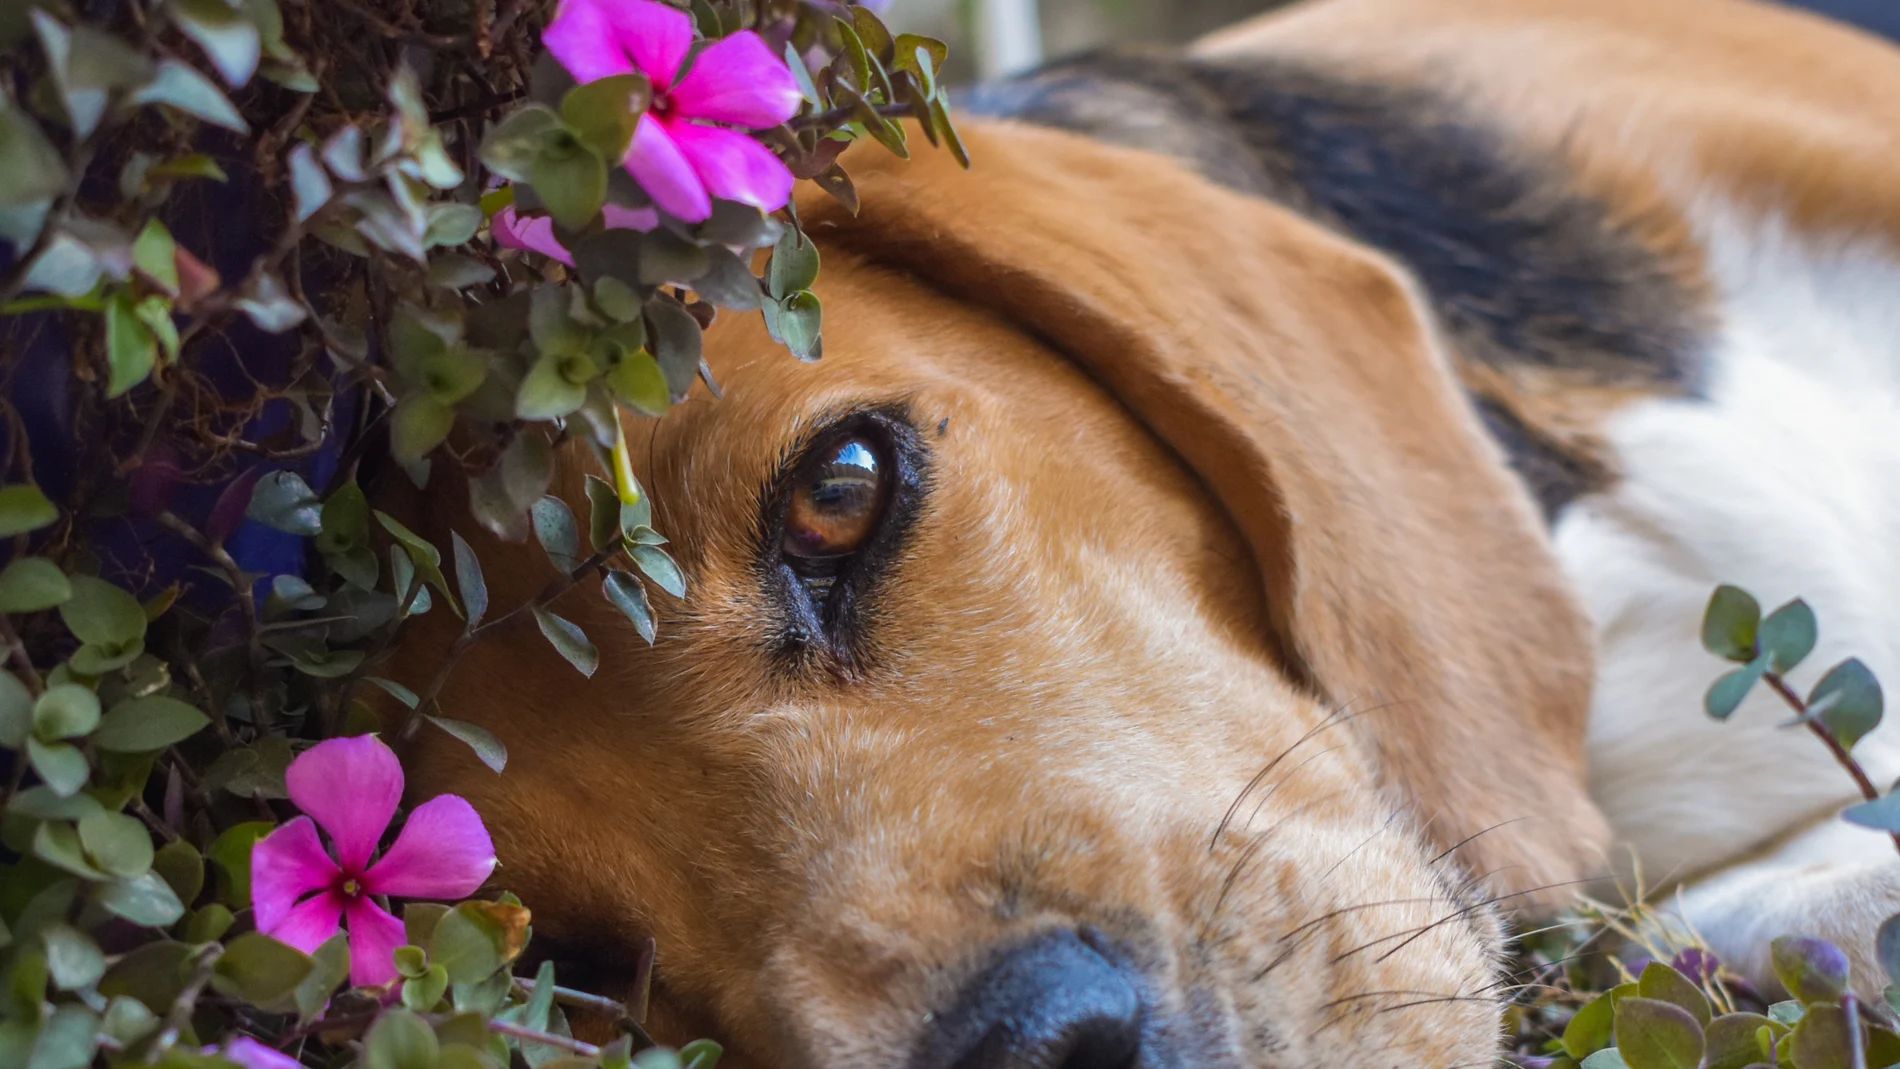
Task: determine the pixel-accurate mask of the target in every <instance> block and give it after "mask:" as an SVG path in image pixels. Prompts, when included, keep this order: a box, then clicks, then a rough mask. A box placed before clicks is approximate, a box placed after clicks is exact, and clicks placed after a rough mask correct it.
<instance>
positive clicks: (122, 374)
mask: <svg viewBox="0 0 1900 1069" xmlns="http://www.w3.org/2000/svg"><path fill="white" fill-rule="evenodd" d="M157 362H158V339H157V337H156V336H155V335H153V334H152V331H151V328H150V327H147V326H146V325H145V324H144V323H143V322H141V321H140V319H139V314H138V310H137V309H136V308H135V307H134V306H133V303H132V296H131V293H130V292H129V291H121V292H119V293H118V294H115V295H114V296H113V298H112V300H111V301H109V302H107V304H106V371H107V376H106V379H107V381H106V396H107V397H109V398H110V397H118V396H120V395H121V394H123V393H125V392H126V391H127V390H130V389H131V388H132V387H134V386H137V385H138V384H139V383H141V382H144V381H145V380H146V379H147V378H149V377H150V376H151V374H152V367H153V365H155V364H156V363H157Z"/></svg>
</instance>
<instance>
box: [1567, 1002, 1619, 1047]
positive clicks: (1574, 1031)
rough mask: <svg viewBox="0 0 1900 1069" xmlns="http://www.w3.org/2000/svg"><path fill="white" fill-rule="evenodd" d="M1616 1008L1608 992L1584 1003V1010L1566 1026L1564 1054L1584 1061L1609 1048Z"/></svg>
mask: <svg viewBox="0 0 1900 1069" xmlns="http://www.w3.org/2000/svg"><path fill="white" fill-rule="evenodd" d="M1615 1008H1616V1000H1614V999H1612V998H1611V997H1610V995H1609V992H1607V991H1606V992H1604V993H1603V994H1601V995H1598V996H1597V997H1596V998H1593V999H1591V1000H1590V1001H1589V1002H1586V1003H1584V1005H1583V1008H1582V1009H1580V1010H1578V1011H1577V1013H1576V1015H1575V1016H1573V1017H1572V1018H1570V1023H1569V1024H1567V1025H1565V1026H1564V1036H1563V1043H1564V1052H1565V1053H1566V1054H1569V1055H1570V1056H1571V1057H1572V1058H1575V1059H1577V1060H1578V1061H1582V1060H1583V1059H1585V1058H1587V1057H1589V1056H1590V1055H1592V1054H1595V1053H1596V1052H1597V1051H1600V1050H1602V1049H1603V1048H1604V1047H1607V1046H1609V1045H1610V1025H1611V1023H1612V1022H1613V1021H1614V1020H1615V1017H1614V1011H1615Z"/></svg>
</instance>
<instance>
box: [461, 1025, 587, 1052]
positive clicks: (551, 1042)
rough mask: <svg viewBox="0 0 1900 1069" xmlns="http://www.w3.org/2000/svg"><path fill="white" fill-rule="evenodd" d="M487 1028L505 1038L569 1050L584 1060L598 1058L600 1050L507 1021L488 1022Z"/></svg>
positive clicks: (574, 1040)
mask: <svg viewBox="0 0 1900 1069" xmlns="http://www.w3.org/2000/svg"><path fill="white" fill-rule="evenodd" d="M488 1028H489V1031H491V1032H500V1033H501V1034H502V1035H505V1036H514V1037H515V1038H516V1039H525V1040H528V1041H529V1042H532V1043H545V1044H547V1045H548V1046H550V1047H560V1048H561V1049H562V1050H571V1051H573V1052H574V1053H576V1054H579V1055H581V1056H582V1057H585V1058H598V1057H600V1048H599V1047H596V1046H594V1045H593V1044H592V1043H583V1042H581V1041H580V1040H578V1039H569V1038H567V1037H566V1036H557V1035H555V1034H554V1033H552V1032H542V1031H538V1030H536V1029H533V1028H523V1027H521V1026H520V1025H518V1024H509V1023H508V1022H507V1021H494V1020H491V1021H489V1022H488Z"/></svg>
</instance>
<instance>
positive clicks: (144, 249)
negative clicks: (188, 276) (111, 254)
mask: <svg viewBox="0 0 1900 1069" xmlns="http://www.w3.org/2000/svg"><path fill="white" fill-rule="evenodd" d="M177 254H178V244H177V242H175V241H173V240H172V235H171V231H169V230H166V229H165V224H164V223H161V222H159V221H158V220H156V219H147V220H146V221H145V228H144V229H143V230H140V231H139V236H138V238H137V239H136V240H134V241H133V242H132V262H133V263H134V264H136V265H137V266H138V269H139V271H140V273H142V274H144V276H145V277H146V278H148V279H150V280H151V281H152V282H154V283H156V284H157V285H158V287H159V288H160V289H162V290H164V291H165V292H166V293H169V294H176V293H177V292H178V262H177V260H176V259H175V257H176V256H177Z"/></svg>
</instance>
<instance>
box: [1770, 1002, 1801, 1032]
mask: <svg viewBox="0 0 1900 1069" xmlns="http://www.w3.org/2000/svg"><path fill="white" fill-rule="evenodd" d="M1807 1011H1808V1007H1807V1005H1806V1004H1805V1003H1803V1002H1802V1001H1801V1000H1800V999H1789V1000H1788V1001H1786V1002H1777V1003H1775V1004H1774V1005H1772V1006H1770V1007H1768V1019H1769V1020H1771V1021H1774V1022H1776V1023H1778V1024H1783V1025H1787V1026H1789V1027H1793V1026H1794V1025H1795V1024H1796V1023H1797V1022H1798V1021H1800V1020H1801V1015H1802V1014H1804V1013H1806V1012H1807Z"/></svg>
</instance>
